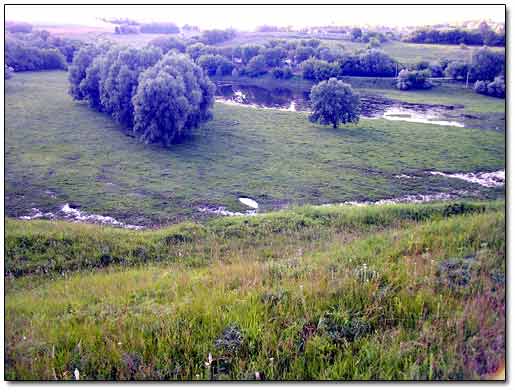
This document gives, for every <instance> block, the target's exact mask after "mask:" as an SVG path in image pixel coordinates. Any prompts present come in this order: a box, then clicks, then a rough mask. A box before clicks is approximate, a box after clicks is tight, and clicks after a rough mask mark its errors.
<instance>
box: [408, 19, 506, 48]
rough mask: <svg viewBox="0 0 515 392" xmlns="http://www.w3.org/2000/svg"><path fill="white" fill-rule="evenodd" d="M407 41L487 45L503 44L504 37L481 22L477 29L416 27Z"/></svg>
mask: <svg viewBox="0 0 515 392" xmlns="http://www.w3.org/2000/svg"><path fill="white" fill-rule="evenodd" d="M404 40H405V41H407V42H413V43H424V44H447V45H459V44H465V45H488V46H505V44H506V38H505V34H504V32H502V33H496V32H495V31H493V30H492V29H490V27H489V26H488V25H487V24H483V25H481V26H480V28H479V29H477V30H463V29H446V30H439V29H434V28H424V29H418V30H415V31H414V32H412V33H411V34H409V35H408V36H407V37H406V38H405V39H404Z"/></svg>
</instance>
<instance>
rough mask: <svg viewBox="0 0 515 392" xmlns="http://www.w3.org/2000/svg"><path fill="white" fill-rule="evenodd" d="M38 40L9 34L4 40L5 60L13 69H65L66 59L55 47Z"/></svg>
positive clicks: (19, 70) (17, 70)
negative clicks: (22, 38) (23, 38)
mask: <svg viewBox="0 0 515 392" xmlns="http://www.w3.org/2000/svg"><path fill="white" fill-rule="evenodd" d="M40 44H41V42H40V41H32V40H30V39H29V40H27V41H24V40H18V39H15V38H12V37H10V36H7V37H6V40H5V56H4V57H5V62H6V63H7V64H9V65H10V66H11V67H12V68H13V69H14V71H16V72H22V71H39V70H44V69H66V59H65V58H64V56H63V54H62V53H61V52H60V51H59V50H58V49H56V48H53V47H51V46H50V45H49V44H48V43H44V44H41V46H40V47H38V46H36V45H40Z"/></svg>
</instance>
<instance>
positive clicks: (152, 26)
mask: <svg viewBox="0 0 515 392" xmlns="http://www.w3.org/2000/svg"><path fill="white" fill-rule="evenodd" d="M140 32H141V33H151V34H178V33H179V32H180V29H179V28H178V27H177V25H176V24H175V23H171V22H161V23H156V22H154V23H146V24H142V25H141V27H140Z"/></svg>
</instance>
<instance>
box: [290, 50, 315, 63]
mask: <svg viewBox="0 0 515 392" xmlns="http://www.w3.org/2000/svg"><path fill="white" fill-rule="evenodd" d="M315 56H316V52H315V49H313V48H312V47H311V46H299V47H298V48H297V49H295V62H296V63H297V64H300V63H302V62H303V61H306V60H307V59H309V58H310V57H315Z"/></svg>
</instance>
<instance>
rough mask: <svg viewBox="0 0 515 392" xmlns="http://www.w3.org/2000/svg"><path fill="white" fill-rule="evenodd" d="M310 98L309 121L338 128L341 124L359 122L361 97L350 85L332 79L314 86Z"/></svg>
mask: <svg viewBox="0 0 515 392" xmlns="http://www.w3.org/2000/svg"><path fill="white" fill-rule="evenodd" d="M309 98H310V99H311V108H312V113H311V115H310V117H309V120H310V121H312V122H320V123H321V124H323V125H328V124H331V125H332V126H333V128H338V126H339V125H340V123H342V124H347V123H357V122H358V121H359V111H360V101H359V95H358V94H356V93H354V91H353V90H352V87H351V86H350V84H347V83H344V82H342V81H341V80H337V79H336V78H331V79H329V80H327V81H323V82H320V83H318V84H317V85H316V86H313V88H312V89H311V93H310V95H309Z"/></svg>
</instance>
